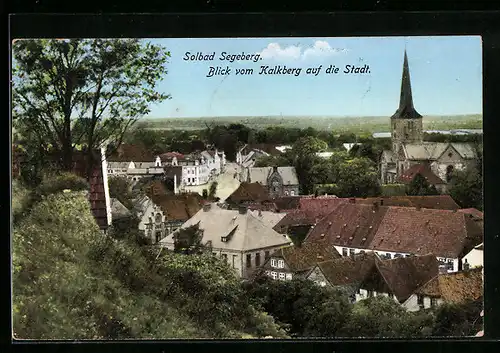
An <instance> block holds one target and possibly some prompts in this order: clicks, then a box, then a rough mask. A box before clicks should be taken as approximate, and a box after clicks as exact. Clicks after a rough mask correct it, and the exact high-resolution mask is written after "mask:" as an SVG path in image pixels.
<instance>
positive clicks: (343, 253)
mask: <svg viewBox="0 0 500 353" xmlns="http://www.w3.org/2000/svg"><path fill="white" fill-rule="evenodd" d="M342 256H347V248H342Z"/></svg>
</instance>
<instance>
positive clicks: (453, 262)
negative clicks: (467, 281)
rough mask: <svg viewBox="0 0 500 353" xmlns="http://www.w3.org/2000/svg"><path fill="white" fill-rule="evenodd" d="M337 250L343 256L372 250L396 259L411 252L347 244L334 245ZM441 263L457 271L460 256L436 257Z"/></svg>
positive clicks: (387, 257) (452, 270) (448, 269)
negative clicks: (373, 248) (349, 245)
mask: <svg viewBox="0 0 500 353" xmlns="http://www.w3.org/2000/svg"><path fill="white" fill-rule="evenodd" d="M334 248H335V250H337V252H338V253H339V254H340V255H342V256H350V255H352V254H359V253H360V252H362V251H363V252H372V251H374V252H375V253H377V255H378V256H380V257H381V258H386V259H395V258H397V257H408V256H410V255H411V254H410V253H403V252H392V251H381V250H372V249H362V248H349V247H345V246H336V245H334ZM436 258H437V260H438V261H439V262H440V263H443V264H446V265H447V266H446V267H447V272H457V271H458V266H459V259H458V258H446V257H440V256H437V257H436Z"/></svg>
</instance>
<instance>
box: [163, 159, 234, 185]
mask: <svg viewBox="0 0 500 353" xmlns="http://www.w3.org/2000/svg"><path fill="white" fill-rule="evenodd" d="M158 163H160V164H161V166H162V167H168V168H167V169H169V168H170V167H181V170H182V173H181V179H180V180H178V181H176V183H178V184H179V188H181V189H182V187H183V186H193V185H204V184H207V183H208V182H209V181H210V180H211V179H212V178H213V177H215V176H217V175H219V174H220V173H222V171H223V170H224V168H225V165H226V156H225V154H224V152H223V151H221V152H219V151H217V150H206V151H202V152H194V153H190V154H186V155H184V154H182V153H179V152H167V153H164V154H162V155H160V156H159V157H158ZM177 170H178V169H177ZM177 170H176V171H177ZM174 175H175V176H176V178H177V176H178V175H177V173H174Z"/></svg>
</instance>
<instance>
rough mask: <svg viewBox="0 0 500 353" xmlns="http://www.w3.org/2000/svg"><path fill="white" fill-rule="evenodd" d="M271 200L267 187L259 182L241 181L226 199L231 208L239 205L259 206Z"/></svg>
mask: <svg viewBox="0 0 500 353" xmlns="http://www.w3.org/2000/svg"><path fill="white" fill-rule="evenodd" d="M268 200H269V194H268V192H267V189H266V188H265V187H264V186H263V185H261V184H259V183H245V182H244V183H241V184H240V186H239V187H238V188H237V189H236V190H235V191H233V193H232V194H231V195H229V197H228V198H227V199H226V200H225V202H226V204H227V205H228V207H229V208H232V209H234V208H236V209H237V208H238V207H239V206H251V205H252V206H257V205H260V204H262V202H265V201H268Z"/></svg>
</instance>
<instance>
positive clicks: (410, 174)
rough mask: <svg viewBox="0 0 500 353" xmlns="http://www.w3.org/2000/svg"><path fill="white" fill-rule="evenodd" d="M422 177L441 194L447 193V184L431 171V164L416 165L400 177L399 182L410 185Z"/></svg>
mask: <svg viewBox="0 0 500 353" xmlns="http://www.w3.org/2000/svg"><path fill="white" fill-rule="evenodd" d="M419 174H420V176H422V177H423V178H424V179H425V180H426V181H427V183H429V185H432V186H434V187H435V188H436V190H437V191H439V192H440V193H444V192H446V187H447V184H446V182H444V181H443V180H442V179H441V178H440V177H438V176H437V175H436V174H434V172H433V171H432V170H431V167H430V165H429V163H419V164H414V165H412V166H411V167H409V168H408V169H406V170H404V171H403V172H402V173H401V175H400V176H399V179H398V182H399V183H401V184H405V185H409V184H410V183H411V182H412V181H413V180H414V179H415V177H416V176H417V175H419Z"/></svg>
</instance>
